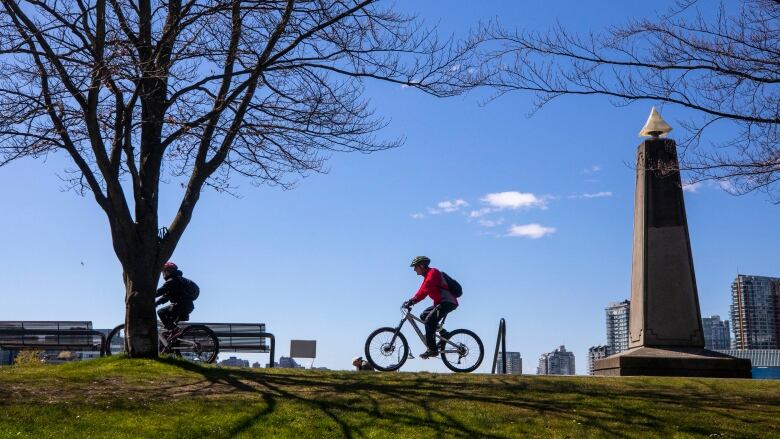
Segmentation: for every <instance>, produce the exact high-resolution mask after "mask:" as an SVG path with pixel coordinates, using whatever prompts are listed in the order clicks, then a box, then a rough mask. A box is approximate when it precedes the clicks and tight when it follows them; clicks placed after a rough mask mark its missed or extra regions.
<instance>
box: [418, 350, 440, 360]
mask: <svg viewBox="0 0 780 439" xmlns="http://www.w3.org/2000/svg"><path fill="white" fill-rule="evenodd" d="M438 355H439V351H438V349H428V350H427V351H425V352H423V353H422V354H420V358H422V359H424V360H427V359H428V358H431V357H436V356H438Z"/></svg>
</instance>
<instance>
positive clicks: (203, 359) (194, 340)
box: [170, 325, 219, 363]
mask: <svg viewBox="0 0 780 439" xmlns="http://www.w3.org/2000/svg"><path fill="white" fill-rule="evenodd" d="M171 344H172V346H171V347H170V350H171V352H173V354H174V355H177V356H181V357H183V358H185V359H187V360H190V361H194V362H196V363H213V362H214V360H216V359H217V354H219V339H218V338H217V335H216V334H214V331H212V330H211V329H209V327H208V326H204V325H192V326H187V327H186V328H184V331H182V333H181V335H180V336H178V337H176V340H173V341H172V343H171Z"/></svg>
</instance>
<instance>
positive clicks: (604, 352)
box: [588, 345, 612, 375]
mask: <svg viewBox="0 0 780 439" xmlns="http://www.w3.org/2000/svg"><path fill="white" fill-rule="evenodd" d="M610 355H612V348H610V347H609V346H607V345H604V346H591V347H590V348H589V349H588V375H593V365H594V364H595V363H596V360H600V359H602V358H607V357H609V356H610Z"/></svg>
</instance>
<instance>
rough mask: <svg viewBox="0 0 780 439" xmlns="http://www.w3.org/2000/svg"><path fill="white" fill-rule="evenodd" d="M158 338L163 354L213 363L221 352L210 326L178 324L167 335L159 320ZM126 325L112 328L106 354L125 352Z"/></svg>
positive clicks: (107, 341) (197, 361)
mask: <svg viewBox="0 0 780 439" xmlns="http://www.w3.org/2000/svg"><path fill="white" fill-rule="evenodd" d="M157 323H158V325H157V327H158V330H157V339H158V346H159V352H160V353H161V354H169V355H175V356H177V357H182V358H185V359H187V360H190V361H194V362H196V363H213V362H214V360H216V359H217V355H218V354H219V338H217V335H216V334H214V331H212V330H211V329H210V328H209V327H208V326H205V325H182V326H178V325H177V326H176V328H175V329H174V330H173V331H171V332H170V333H169V334H168V335H167V336H166V335H163V331H162V325H161V324H160V322H157ZM124 340H125V325H119V326H117V327H116V328H114V329H112V330H111V332H109V333H108V336H107V337H106V355H111V354H115V353H120V352H124V350H125V341H124Z"/></svg>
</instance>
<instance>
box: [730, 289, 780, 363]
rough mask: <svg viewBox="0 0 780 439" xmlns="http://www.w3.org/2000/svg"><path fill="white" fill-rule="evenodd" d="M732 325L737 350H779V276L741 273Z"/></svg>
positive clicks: (733, 300)
mask: <svg viewBox="0 0 780 439" xmlns="http://www.w3.org/2000/svg"><path fill="white" fill-rule="evenodd" d="M731 325H732V327H733V328H734V347H735V348H736V349H780V278H776V277H766V276H750V275H744V274H738V275H737V277H736V278H735V279H734V282H733V283H732V284H731Z"/></svg>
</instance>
